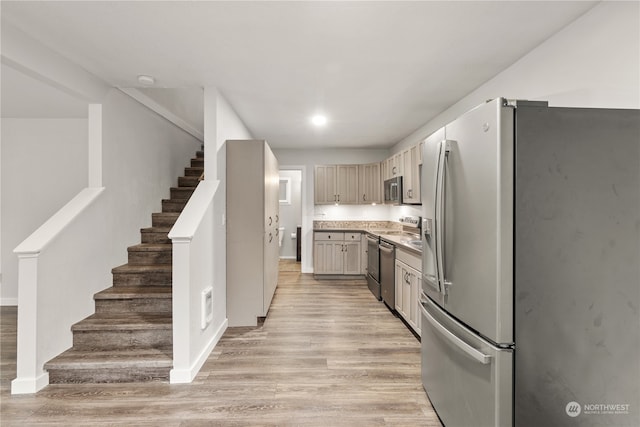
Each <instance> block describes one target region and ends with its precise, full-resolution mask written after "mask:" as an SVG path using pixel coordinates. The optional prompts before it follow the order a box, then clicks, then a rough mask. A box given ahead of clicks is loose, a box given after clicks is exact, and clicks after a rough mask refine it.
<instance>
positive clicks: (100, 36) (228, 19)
mask: <svg viewBox="0 0 640 427" xmlns="http://www.w3.org/2000/svg"><path fill="white" fill-rule="evenodd" d="M595 3H596V2H586V1H575V2H564V1H550V2H543V1H532V2H520V1H496V2H485V1H471V2H459V1H448V2H439V1H424V2H420V1H412V2H398V1H374V2H364V1H355V2H346V1H343V2H327V1H318V2H316V1H297V2H295V1H294V2H270V1H258V2H244V1H236V2H219V1H215V2H214V1H189V2H184V1H173V2H154V1H127V2H94V1H86V2H85V1H71V2H58V1H51V2H23V1H17V2H13V1H2V4H1V7H2V20H3V21H6V22H11V23H12V24H13V25H15V26H16V27H18V28H20V29H22V30H23V31H25V32H27V33H29V34H30V35H31V36H33V37H34V38H36V39H38V40H40V41H41V42H42V43H44V44H45V45H47V46H49V47H50V48H52V49H54V50H57V51H58V52H60V53H61V54H63V55H64V56H66V57H68V58H69V59H71V60H72V61H74V62H76V63H77V64H79V65H80V66H82V67H83V68H85V69H87V70H88V71H90V72H92V73H94V74H96V75H97V76H99V77H101V78H103V79H104V80H106V81H107V82H109V83H111V84H113V85H114V86H122V87H132V86H136V85H137V82H136V76H137V75H138V74H150V75H153V76H155V78H156V81H157V87H165V88H189V90H191V91H193V88H197V87H203V86H206V85H212V86H216V87H217V88H218V89H219V90H220V92H221V93H222V94H223V95H224V96H225V97H226V98H227V100H228V101H229V103H230V104H231V105H232V106H233V107H234V109H235V110H236V111H237V113H238V114H239V115H240V117H242V119H243V120H244V122H245V124H246V126H247V127H248V128H249V130H250V131H251V133H252V134H253V135H254V136H255V137H257V138H265V139H267V140H268V141H269V142H270V144H271V145H272V146H274V147H278V148H283V147H299V148H305V147H309V148H310V147H388V146H390V145H392V144H393V143H395V142H397V141H399V140H401V139H402V138H403V137H405V136H407V135H408V134H410V133H411V132H412V131H414V130H415V129H417V128H418V127H420V126H421V125H423V124H424V123H426V122H427V121H429V120H430V119H431V118H432V117H434V116H436V115H437V114H438V113H440V112H442V111H443V110H444V109H446V108H447V107H449V106H451V105H452V104H454V103H455V102H456V101H457V100H459V99H460V98H462V97H463V96H465V95H466V94H468V93H469V92H471V91H472V90H473V89H475V88H476V87H478V86H480V85H481V84H482V83H484V82H485V81H487V80H489V79H490V78H491V77H493V76H495V75H496V74H497V73H499V72H500V71H502V70H503V69H505V68H506V67H508V66H509V65H511V64H512V63H514V62H515V61H516V60H518V59H519V58H520V57H522V56H523V55H524V54H526V53H527V52H529V51H530V50H532V49H533V48H535V47H536V46H537V45H539V44H540V43H542V42H543V41H544V40H546V39H547V38H549V37H550V36H552V35H553V34H554V33H556V32H557V31H558V30H560V29H561V28H563V27H564V26H566V25H567V24H568V23H570V22H572V21H573V20H575V19H576V18H577V17H579V16H580V15H582V14H583V13H585V12H586V11H587V10H588V9H590V8H591V7H593V6H594V4H595ZM3 83H4V78H3ZM5 92H6V87H4V88H3V92H2V97H3V109H4V108H5V104H8V105H9V104H11V102H9V101H7V102H5ZM496 96H508V94H496ZM182 102H184V100H182ZM187 110H189V109H187ZM191 111H198V109H197V108H195V109H191ZM316 112H324V113H326V114H327V116H328V117H329V123H328V125H327V126H326V127H325V128H324V129H322V130H317V129H313V128H312V127H311V126H310V124H309V117H310V116H311V115H312V114H313V113H316ZM188 121H190V122H201V119H200V120H197V119H193V118H192V119H191V120H188Z"/></svg>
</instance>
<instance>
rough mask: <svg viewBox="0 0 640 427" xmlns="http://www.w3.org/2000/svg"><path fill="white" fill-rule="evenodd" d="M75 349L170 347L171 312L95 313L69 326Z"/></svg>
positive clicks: (171, 332)
mask: <svg viewBox="0 0 640 427" xmlns="http://www.w3.org/2000/svg"><path fill="white" fill-rule="evenodd" d="M71 332H73V347H74V348H75V349H78V350H92V349H97V350H103V349H107V350H108V349H125V348H154V347H170V346H171V345H172V335H173V325H172V317H171V314H170V313H95V314H92V315H91V316H89V317H87V318H86V319H83V320H81V321H79V322H78V323H76V324H74V325H73V326H71Z"/></svg>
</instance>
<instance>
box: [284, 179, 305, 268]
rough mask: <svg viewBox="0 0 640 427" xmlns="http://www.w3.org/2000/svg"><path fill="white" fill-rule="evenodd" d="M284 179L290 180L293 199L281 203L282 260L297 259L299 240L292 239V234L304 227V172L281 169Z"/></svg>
mask: <svg viewBox="0 0 640 427" xmlns="http://www.w3.org/2000/svg"><path fill="white" fill-rule="evenodd" d="M283 178H288V179H289V184H288V185H289V186H290V195H291V198H290V200H289V203H282V202H280V226H281V227H284V232H283V233H284V234H283V236H282V246H281V247H280V258H289V259H295V258H296V252H297V244H296V243H297V239H295V238H293V237H292V233H296V230H297V227H298V226H299V225H300V226H301V225H302V171H301V170H282V169H280V179H283ZM281 197H282V195H281Z"/></svg>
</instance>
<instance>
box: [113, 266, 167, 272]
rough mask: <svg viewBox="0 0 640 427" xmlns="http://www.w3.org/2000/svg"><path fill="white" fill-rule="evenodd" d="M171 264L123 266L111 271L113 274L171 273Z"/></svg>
mask: <svg viewBox="0 0 640 427" xmlns="http://www.w3.org/2000/svg"><path fill="white" fill-rule="evenodd" d="M171 270H172V265H171V264H155V265H131V264H123V265H121V266H118V267H115V268H113V269H112V270H111V272H112V273H149V272H162V273H167V272H171Z"/></svg>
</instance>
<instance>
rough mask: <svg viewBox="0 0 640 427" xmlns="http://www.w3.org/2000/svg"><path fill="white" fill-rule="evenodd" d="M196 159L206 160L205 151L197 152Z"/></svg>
mask: <svg viewBox="0 0 640 427" xmlns="http://www.w3.org/2000/svg"><path fill="white" fill-rule="evenodd" d="M196 158H198V159H204V150H198V151H196Z"/></svg>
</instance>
